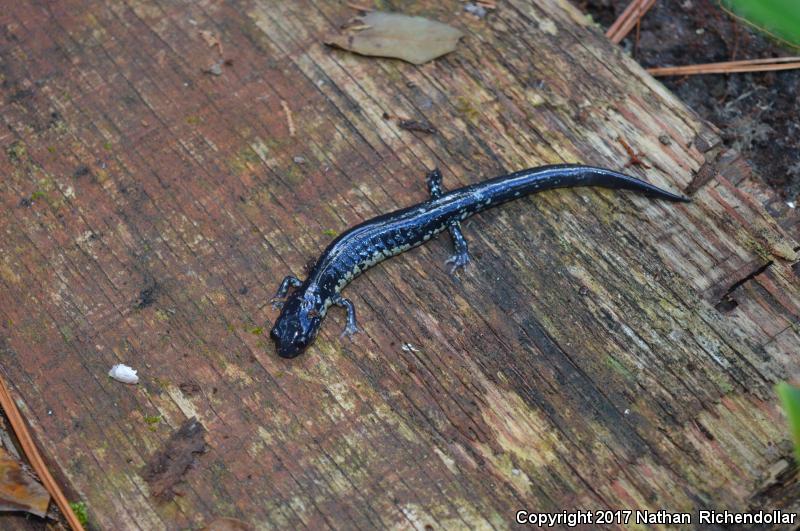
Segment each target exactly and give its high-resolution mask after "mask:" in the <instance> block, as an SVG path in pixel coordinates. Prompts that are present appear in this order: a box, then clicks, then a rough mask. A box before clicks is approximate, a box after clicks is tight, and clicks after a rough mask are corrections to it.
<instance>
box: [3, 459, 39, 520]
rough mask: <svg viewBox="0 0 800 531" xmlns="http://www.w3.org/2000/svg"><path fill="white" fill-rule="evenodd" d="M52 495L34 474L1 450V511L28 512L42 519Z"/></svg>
mask: <svg viewBox="0 0 800 531" xmlns="http://www.w3.org/2000/svg"><path fill="white" fill-rule="evenodd" d="M49 504H50V495H49V494H48V493H47V490H45V488H44V487H43V486H42V484H41V483H39V482H38V481H37V480H36V479H35V478H34V477H33V474H31V473H30V472H28V471H27V470H25V469H24V468H23V467H22V465H21V464H20V462H19V461H17V460H16V459H14V458H13V457H11V455H9V454H8V452H6V451H5V449H4V448H0V511H26V512H29V513H31V514H35V515H36V516H40V517H42V518H44V517H45V515H46V514H47V506H48V505H49Z"/></svg>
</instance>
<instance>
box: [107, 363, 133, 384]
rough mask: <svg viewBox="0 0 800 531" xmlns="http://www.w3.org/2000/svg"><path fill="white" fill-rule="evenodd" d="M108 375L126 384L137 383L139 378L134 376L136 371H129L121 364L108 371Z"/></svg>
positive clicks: (129, 369)
mask: <svg viewBox="0 0 800 531" xmlns="http://www.w3.org/2000/svg"><path fill="white" fill-rule="evenodd" d="M108 375H109V376H111V377H112V378H114V379H115V380H116V381H118V382H122V383H126V384H137V383H139V377H138V376H136V370H135V369H131V368H130V367H128V366H127V365H124V364H122V363H118V364H117V365H114V366H113V367H111V370H110V371H108Z"/></svg>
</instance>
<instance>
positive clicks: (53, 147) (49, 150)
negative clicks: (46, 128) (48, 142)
mask: <svg viewBox="0 0 800 531" xmlns="http://www.w3.org/2000/svg"><path fill="white" fill-rule="evenodd" d="M47 151H48V152H49V153H55V152H56V147H55V146H47Z"/></svg>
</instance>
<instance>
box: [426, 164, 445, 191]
mask: <svg viewBox="0 0 800 531" xmlns="http://www.w3.org/2000/svg"><path fill="white" fill-rule="evenodd" d="M425 182H426V183H427V184H428V191H429V192H430V193H431V197H432V198H433V199H436V198H437V197H439V196H440V195H442V172H440V171H439V168H434V169H432V170H431V171H429V172H428V175H426V176H425Z"/></svg>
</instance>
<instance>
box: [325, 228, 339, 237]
mask: <svg viewBox="0 0 800 531" xmlns="http://www.w3.org/2000/svg"><path fill="white" fill-rule="evenodd" d="M322 234H324V235H325V236H336V231H335V230H333V229H325V230H324V231H322Z"/></svg>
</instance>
